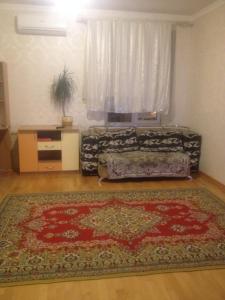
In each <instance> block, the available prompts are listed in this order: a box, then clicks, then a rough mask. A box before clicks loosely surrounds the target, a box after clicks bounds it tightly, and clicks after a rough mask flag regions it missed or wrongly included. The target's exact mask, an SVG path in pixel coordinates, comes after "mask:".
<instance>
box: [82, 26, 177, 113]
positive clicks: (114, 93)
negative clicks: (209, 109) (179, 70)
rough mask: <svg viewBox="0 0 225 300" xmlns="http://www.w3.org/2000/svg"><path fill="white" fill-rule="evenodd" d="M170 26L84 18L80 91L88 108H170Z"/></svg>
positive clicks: (121, 110) (128, 110) (131, 110)
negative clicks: (83, 48) (84, 29)
mask: <svg viewBox="0 0 225 300" xmlns="http://www.w3.org/2000/svg"><path fill="white" fill-rule="evenodd" d="M171 35H172V25H171V24H170V23H166V22H165V23H161V22H143V21H123V20H115V21H114V20H89V21H88V29H87V45H86V68H85V82H84V83H85V84H84V96H85V99H86V101H87V109H88V111H93V112H104V111H110V112H117V113H138V112H151V111H156V112H164V113H167V112H168V109H169V98H170V70H171Z"/></svg>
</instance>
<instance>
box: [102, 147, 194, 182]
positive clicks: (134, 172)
mask: <svg viewBox="0 0 225 300" xmlns="http://www.w3.org/2000/svg"><path fill="white" fill-rule="evenodd" d="M98 174H99V176H100V177H102V178H108V179H121V178H129V177H186V176H189V175H190V158H189V156H188V155H187V154H186V153H182V152H166V153H165V152H164V153H163V152H143V151H132V152H124V153H103V154H100V155H99V164H98Z"/></svg>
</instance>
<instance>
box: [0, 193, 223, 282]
mask: <svg viewBox="0 0 225 300" xmlns="http://www.w3.org/2000/svg"><path fill="white" fill-rule="evenodd" d="M214 267H215V268H221V267H225V203H224V202H223V201H222V200H220V199H218V198H217V197H215V196H214V195H213V194H211V193H210V192H209V191H207V190H205V189H178V190H148V191H146V190H145V191H129V192H127V191H121V192H68V193H49V194H25V195H9V196H7V197H6V198H5V199H4V200H3V201H2V204H1V206H0V283H1V284H3V285H7V284H8V285H10V284H21V283H34V282H40V281H42V280H44V281H45V280H46V281H50V282H51V281H52V282H53V281H58V280H59V281H60V280H71V279H85V278H99V277H108V276H123V275H128V274H131V275H132V274H133V275H137V274H140V275H141V274H150V273H155V272H158V273H160V272H169V271H181V270H182V271H183V270H200V269H204V268H214Z"/></svg>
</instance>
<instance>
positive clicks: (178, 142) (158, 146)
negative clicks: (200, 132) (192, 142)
mask: <svg viewBox="0 0 225 300" xmlns="http://www.w3.org/2000/svg"><path fill="white" fill-rule="evenodd" d="M137 140H138V145H139V149H140V150H141V151H146V152H177V151H183V140H182V134H181V132H177V131H173V130H165V129H151V130H149V129H142V130H141V129H139V130H138V129H137Z"/></svg>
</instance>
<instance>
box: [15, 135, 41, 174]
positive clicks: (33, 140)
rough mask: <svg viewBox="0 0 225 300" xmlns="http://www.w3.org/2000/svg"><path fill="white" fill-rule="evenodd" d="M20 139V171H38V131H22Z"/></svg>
mask: <svg viewBox="0 0 225 300" xmlns="http://www.w3.org/2000/svg"><path fill="white" fill-rule="evenodd" d="M18 140H19V161H20V172H36V171H37V170H38V153H37V134H36V132H20V133H19V135H18Z"/></svg>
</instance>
